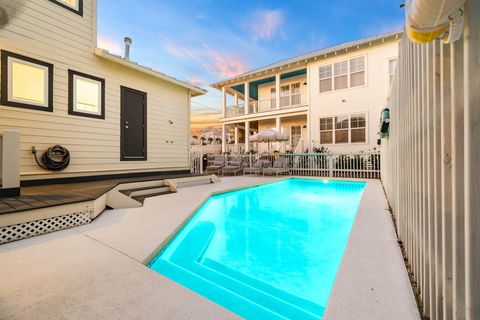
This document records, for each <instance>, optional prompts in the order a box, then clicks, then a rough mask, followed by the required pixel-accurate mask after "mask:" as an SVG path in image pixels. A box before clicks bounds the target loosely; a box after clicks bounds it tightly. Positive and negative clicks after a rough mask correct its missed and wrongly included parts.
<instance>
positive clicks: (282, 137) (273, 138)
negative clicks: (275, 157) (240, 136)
mask: <svg viewBox="0 0 480 320" xmlns="http://www.w3.org/2000/svg"><path fill="white" fill-rule="evenodd" d="M289 139H290V138H289V136H288V134H286V133H284V132H278V131H276V130H273V129H268V130H264V131H261V132H259V133H257V134H254V135H253V136H251V137H250V138H248V140H249V141H250V142H267V143H268V150H269V151H270V142H279V141H288V140H289Z"/></svg>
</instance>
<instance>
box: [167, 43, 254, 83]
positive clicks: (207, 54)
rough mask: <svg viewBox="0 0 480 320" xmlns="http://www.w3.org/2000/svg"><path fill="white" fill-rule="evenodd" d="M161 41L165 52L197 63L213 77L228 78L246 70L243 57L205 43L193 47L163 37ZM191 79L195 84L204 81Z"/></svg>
mask: <svg viewBox="0 0 480 320" xmlns="http://www.w3.org/2000/svg"><path fill="white" fill-rule="evenodd" d="M162 41H163V48H164V50H165V52H167V53H168V54H170V55H172V56H174V57H177V58H182V59H187V60H191V61H193V62H195V63H197V64H199V65H200V66H201V67H202V68H203V69H204V70H205V71H207V72H209V73H211V74H213V75H214V76H215V78H230V77H233V76H236V75H238V74H241V73H244V72H247V71H248V67H247V64H246V62H245V61H244V60H243V59H241V58H239V57H238V56H236V55H234V54H231V53H229V52H224V51H218V50H214V49H210V48H209V47H208V45H206V44H205V43H200V45H199V46H197V47H193V46H191V45H183V44H179V43H176V42H174V41H171V40H169V39H167V38H165V37H163V39H162ZM192 80H193V81H194V82H196V83H197V84H205V83H206V81H205V79H203V78H202V79H201V78H198V77H197V78H196V79H195V78H194V79H192ZM192 80H191V81H192ZM197 80H198V81H197Z"/></svg>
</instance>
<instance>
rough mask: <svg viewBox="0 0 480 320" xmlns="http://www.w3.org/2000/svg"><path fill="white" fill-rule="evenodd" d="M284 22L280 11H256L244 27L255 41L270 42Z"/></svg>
mask: <svg viewBox="0 0 480 320" xmlns="http://www.w3.org/2000/svg"><path fill="white" fill-rule="evenodd" d="M284 22H285V17H284V14H283V11H282V10H279V9H277V10H258V11H255V12H253V13H252V15H251V17H250V18H249V19H248V20H247V22H246V24H245V26H246V29H247V31H248V32H250V33H251V34H252V36H253V39H254V40H255V41H258V40H272V39H273V38H275V36H276V35H277V34H278V33H279V32H280V31H281V28H282V26H283V23H284Z"/></svg>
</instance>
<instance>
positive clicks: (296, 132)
mask: <svg viewBox="0 0 480 320" xmlns="http://www.w3.org/2000/svg"><path fill="white" fill-rule="evenodd" d="M290 130H291V135H292V146H294V147H296V146H297V145H298V143H299V142H300V139H301V137H302V126H292V127H291V129H290Z"/></svg>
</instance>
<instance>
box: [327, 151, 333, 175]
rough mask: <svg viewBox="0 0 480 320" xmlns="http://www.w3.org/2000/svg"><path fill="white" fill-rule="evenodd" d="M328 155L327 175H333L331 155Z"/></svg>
mask: <svg viewBox="0 0 480 320" xmlns="http://www.w3.org/2000/svg"><path fill="white" fill-rule="evenodd" d="M327 157H328V176H329V177H330V178H332V177H333V155H331V154H329V155H327Z"/></svg>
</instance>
